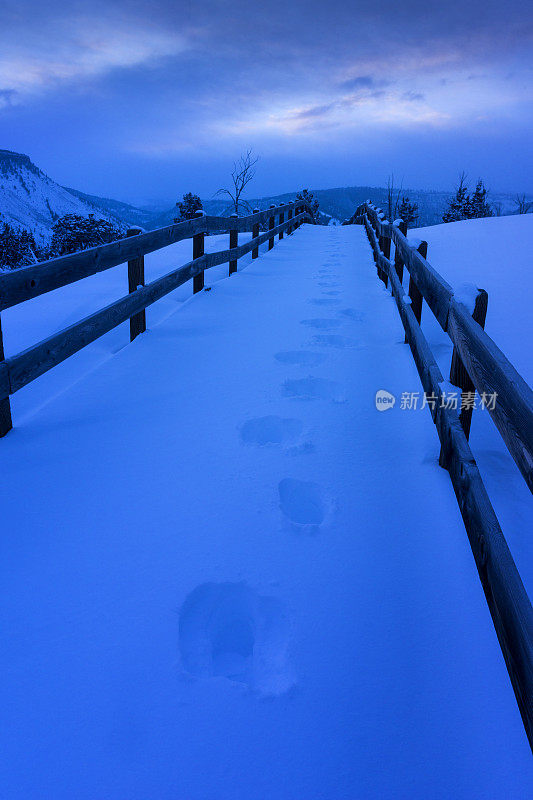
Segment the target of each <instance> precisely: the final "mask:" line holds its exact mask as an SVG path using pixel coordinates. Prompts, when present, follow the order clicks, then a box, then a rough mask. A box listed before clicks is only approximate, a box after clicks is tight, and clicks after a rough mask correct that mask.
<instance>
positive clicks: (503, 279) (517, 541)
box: [404, 214, 533, 597]
mask: <svg viewBox="0 0 533 800" xmlns="http://www.w3.org/2000/svg"><path fill="white" fill-rule="evenodd" d="M413 232H414V234H415V235H417V234H420V235H421V236H423V237H424V239H426V241H427V242H428V261H429V263H430V264H431V265H432V266H433V267H434V268H435V269H436V270H437V272H439V273H440V274H441V275H442V276H443V278H445V279H446V280H447V281H448V282H449V283H450V284H451V285H452V287H453V288H454V290H455V291H456V292H457V294H458V295H459V299H461V301H462V302H465V301H468V300H469V301H470V307H471V308H473V299H475V298H474V297H473V295H474V292H473V290H472V288H470V290H469V291H468V290H467V291H466V292H465V286H464V284H465V283H466V284H471V285H472V284H474V286H476V287H480V288H482V289H486V291H487V292H488V295H489V302H488V310H487V320H486V324H485V330H486V331H487V333H488V334H489V336H490V337H491V338H492V339H493V340H494V342H495V343H496V344H497V345H498V347H499V348H500V350H502V351H503V353H504V354H505V355H506V356H507V358H508V359H509V360H510V362H511V363H512V364H513V366H514V367H515V368H516V369H517V370H518V372H519V373H520V374H521V375H522V377H523V378H524V380H525V381H526V382H527V383H528V384H529V385H530V386H531V385H532V384H533V348H532V346H531V342H532V341H533V316H532V314H531V308H532V307H533V284H532V281H531V242H532V241H533V214H524V215H519V216H509V217H488V218H487V219H473V220H464V221H462V222H450V223H447V224H445V225H436V226H434V227H429V228H419V229H418V230H415V231H413ZM410 233H411V232H410ZM404 283H405V286H407V285H408V273H404ZM422 328H423V330H424V333H425V334H426V337H427V338H428V340H429V343H430V346H431V349H432V351H433V353H434V355H435V357H436V359H437V361H438V362H439V365H440V367H441V370H442V373H443V375H444V377H445V378H448V377H449V374H450V362H451V353H452V346H451V342H450V339H449V337H448V336H447V334H445V333H444V332H443V331H442V330H441V328H440V327H439V325H438V323H437V322H436V320H435V318H434V317H433V315H432V313H431V311H430V310H429V309H428V307H427V306H426V305H425V304H424V310H423V312H422ZM470 444H471V447H472V451H473V453H474V456H475V457H476V461H477V463H478V466H479V468H480V471H481V475H482V477H483V480H484V483H485V485H486V487H487V490H488V493H489V497H490V499H491V501H492V504H493V506H494V509H495V511H496V514H497V516H498V519H499V521H500V524H501V526H502V528H503V532H504V534H505V537H506V539H507V542H508V543H509V546H510V547H511V552H512V553H513V556H514V559H515V561H516V563H517V566H518V568H519V571H520V574H521V576H522V579H523V581H524V583H525V585H526V589H528V592H529V596H530V597H532V596H533V540H532V537H531V531H533V503H532V500H531V494H530V492H529V489H528V488H527V486H526V483H525V481H524V479H523V478H522V476H521V474H520V472H519V470H518V467H517V466H516V464H515V463H514V461H513V459H512V457H511V456H510V454H509V451H508V450H507V448H506V446H505V444H504V442H503V440H502V438H501V436H500V434H499V433H498V431H497V429H496V427H495V425H494V423H493V422H492V420H491V418H490V415H489V413H488V412H487V411H479V409H478V410H477V411H476V410H475V411H474V414H473V417H472V430H471V434H470Z"/></svg>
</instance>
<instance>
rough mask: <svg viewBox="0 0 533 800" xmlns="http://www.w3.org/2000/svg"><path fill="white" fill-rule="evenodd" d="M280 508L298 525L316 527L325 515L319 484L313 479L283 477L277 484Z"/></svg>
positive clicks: (324, 505)
mask: <svg viewBox="0 0 533 800" xmlns="http://www.w3.org/2000/svg"><path fill="white" fill-rule="evenodd" d="M278 491H279V501H280V508H281V510H282V511H283V513H284V514H285V516H286V517H287V518H288V519H289V520H290V521H291V522H292V523H293V524H294V525H298V526H305V527H307V528H317V527H318V526H319V525H321V524H322V522H323V521H324V517H325V516H326V504H325V502H324V497H323V493H322V491H321V489H320V486H319V485H318V484H317V483H313V481H300V480H296V479H295V478H285V479H284V480H282V481H280V483H279V485H278Z"/></svg>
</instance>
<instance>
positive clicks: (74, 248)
mask: <svg viewBox="0 0 533 800" xmlns="http://www.w3.org/2000/svg"><path fill="white" fill-rule="evenodd" d="M52 231H53V233H52V241H51V243H50V257H51V258H54V257H56V256H63V255H66V254H67V253H76V252H78V250H87V248H89V247H97V246H98V245H101V244H107V243H108V242H114V241H116V239H121V238H122V237H123V235H124V230H123V229H121V228H119V227H117V226H116V225H114V224H113V223H112V222H109V221H108V220H106V219H95V216H94V214H89V215H88V216H87V217H82V216H79V215H78V214H65V216H63V217H60V218H59V219H58V220H57V222H56V223H55V225H54V227H53V228H52Z"/></svg>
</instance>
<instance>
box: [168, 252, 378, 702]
mask: <svg viewBox="0 0 533 800" xmlns="http://www.w3.org/2000/svg"><path fill="white" fill-rule="evenodd" d="M333 243H334V238H333V237H332V244H333ZM338 255H339V253H338V249H337V248H336V247H335V246H333V247H332V250H331V254H330V257H329V259H328V260H327V261H326V262H325V263H324V266H323V267H322V268H321V269H319V270H318V271H317V274H316V275H315V280H316V282H317V284H318V286H319V287H320V289H321V292H322V295H323V296H322V297H318V298H312V299H310V300H309V303H310V304H311V305H312V306H316V307H323V308H324V310H325V311H326V310H328V311H329V312H330V313H331V311H333V309H334V307H336V306H339V305H340V304H341V301H340V300H339V299H337V295H339V294H340V293H341V292H340V288H339V287H340V285H341V284H340V279H339V276H338V275H336V274H335V273H334V272H333V271H332V270H333V269H334V268H336V267H338V266H340V260H339V258H337V256H338ZM363 319H364V313H363V312H361V311H358V310H356V309H352V308H346V309H341V310H338V311H337V315H336V316H335V317H333V316H324V317H310V318H308V319H303V320H301V324H302V326H303V328H302V330H303V329H304V328H307V329H309V331H310V332H312V333H313V335H312V338H311V346H313V347H317V348H319V349H318V350H314V349H312V350H306V349H301V350H285V351H282V352H279V353H276V354H275V356H274V358H275V359H276V361H278V363H279V364H281V365H284V366H287V367H288V368H292V369H294V368H296V369H298V368H300V369H313V368H320V367H321V366H322V365H323V364H324V363H326V361H327V359H328V358H329V357H330V354H331V349H332V348H336V349H343V348H345V347H350V346H352V344H353V341H352V340H351V339H350V338H349V337H347V336H345V335H344V334H343V333H340V332H339V328H341V326H342V325H343V324H349V323H352V324H353V323H357V322H362V321H363ZM281 394H282V396H284V397H286V398H288V399H290V400H299V401H302V402H303V401H323V402H334V403H343V402H345V399H346V398H345V395H344V390H343V387H342V386H340V385H339V384H338V383H337V382H336V381H332V380H329V379H326V378H321V377H316V376H313V375H307V376H290V377H287V379H286V380H285V381H284V382H283V383H282V386H281ZM303 434H304V424H303V422H302V421H301V420H299V419H297V418H295V417H291V416H287V417H280V416H277V415H267V416H263V417H257V418H255V419H250V420H248V421H246V422H245V423H244V424H243V425H242V426H241V429H240V437H241V442H242V443H243V445H251V446H256V447H284V448H286V451H287V452H290V453H292V454H303V453H308V452H312V451H313V450H314V446H313V444H312V443H311V442H305V441H303V442H302V436H303ZM277 489H278V497H279V507H280V510H281V512H282V514H283V515H284V517H285V518H286V519H287V520H288V522H289V524H290V525H291V527H292V529H293V530H296V531H301V532H305V533H309V534H311V533H316V532H317V531H319V530H320V527H321V526H322V525H323V523H324V521H325V519H326V517H327V513H328V507H329V502H328V498H327V496H326V493H325V492H324V491H323V489H322V487H321V486H319V485H318V484H317V483H315V482H314V481H306V480H301V479H297V478H291V477H285V478H282V479H281V480H280V481H279V483H278V487H277ZM289 633H290V624H289V617H288V613H287V609H286V608H285V606H284V604H283V603H282V601H281V600H279V599H277V598H274V597H266V596H262V595H260V594H259V593H258V592H256V591H255V590H254V589H253V588H251V587H249V586H248V585H247V584H246V583H244V582H236V583H231V582H227V583H205V584H202V585H201V586H198V587H196V589H194V591H192V592H191V593H190V594H189V595H188V597H187V598H186V600H185V602H184V604H183V606H182V607H181V610H180V615H179V647H180V654H181V662H182V665H183V668H184V669H185V671H186V672H188V673H189V674H190V675H193V676H196V677H200V678H225V679H228V680H230V681H232V682H233V683H235V684H236V685H242V686H244V687H245V688H248V689H251V690H253V691H255V692H257V693H259V694H261V695H279V694H283V693H285V692H287V691H288V690H289V689H290V688H291V687H292V686H293V684H294V676H293V673H292V669H291V667H290V662H289V659H288V656H287V651H288V643H289V638H290V637H289Z"/></svg>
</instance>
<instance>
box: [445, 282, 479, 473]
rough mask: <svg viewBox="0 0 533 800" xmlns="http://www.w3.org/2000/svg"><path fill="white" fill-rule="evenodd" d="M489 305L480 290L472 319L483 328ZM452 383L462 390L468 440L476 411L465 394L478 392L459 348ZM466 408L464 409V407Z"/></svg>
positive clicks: (461, 419)
mask: <svg viewBox="0 0 533 800" xmlns="http://www.w3.org/2000/svg"><path fill="white" fill-rule="evenodd" d="M488 304H489V296H488V294H487V292H486V291H485V289H478V293H477V296H476V300H475V303H474V310H473V312H472V319H473V320H474V321H475V322H477V323H478V325H481V327H482V328H485V320H486V318H487V307H488ZM450 383H452V384H453V385H454V386H458V387H459V389H461V411H460V413H459V422H460V423H461V426H462V428H463V431H464V433H465V436H466V438H467V439H468V438H469V436H470V426H471V424H472V412H473V410H474V403H473V402H472V403H470V402H468V403H467V402H465V403H463V399H464V395H465V393H468V394H470V397H471V398H472V397H474V394H473V393H474V392H475V391H476V387H475V386H474V384H473V383H472V380H471V378H470V375H469V374H468V372H467V371H466V368H465V365H464V364H463V362H462V360H461V357H460V356H459V353H458V352H457V348H456V347H454V348H453V352H452V364H451V367H450ZM463 406H464V407H463ZM439 464H440V465H441V467H444V468H446V463H445V458H444V450H443V449H442V448H441V451H440V457H439Z"/></svg>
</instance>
